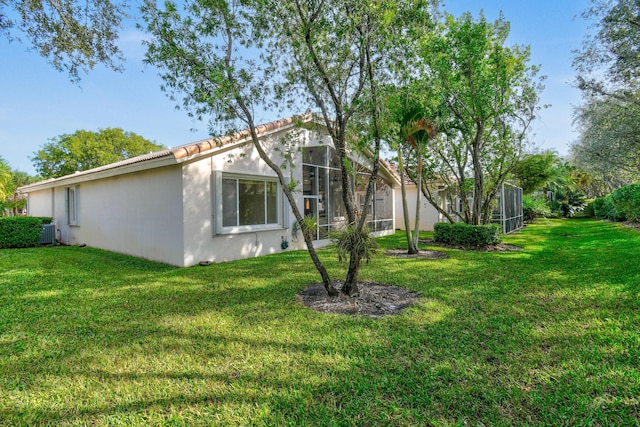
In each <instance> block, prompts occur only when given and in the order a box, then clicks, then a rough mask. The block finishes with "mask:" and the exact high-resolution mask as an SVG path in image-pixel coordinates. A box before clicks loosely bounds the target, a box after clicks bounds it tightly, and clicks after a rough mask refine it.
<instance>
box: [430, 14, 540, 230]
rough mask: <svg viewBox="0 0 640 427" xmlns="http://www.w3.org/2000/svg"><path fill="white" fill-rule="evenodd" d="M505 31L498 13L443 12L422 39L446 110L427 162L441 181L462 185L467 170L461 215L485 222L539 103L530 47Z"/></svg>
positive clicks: (538, 88) (537, 85)
mask: <svg viewBox="0 0 640 427" xmlns="http://www.w3.org/2000/svg"><path fill="white" fill-rule="evenodd" d="M508 35H509V23H508V22H507V21H505V19H504V17H503V16H500V18H499V19H498V20H497V21H495V22H487V20H486V19H485V17H484V15H483V14H481V15H480V16H479V18H478V19H474V18H473V16H472V15H471V14H470V13H465V14H463V15H462V16H460V17H459V18H455V17H453V16H452V15H448V14H445V19H444V23H443V24H442V25H441V27H439V32H438V33H437V34H436V36H434V37H431V38H428V41H427V42H425V43H424V46H423V57H424V58H425V61H426V62H427V64H428V66H429V71H428V73H429V75H433V76H434V79H435V80H436V81H438V83H439V86H440V87H441V88H442V89H441V91H440V92H441V93H438V94H437V95H436V96H438V97H439V98H440V99H443V100H445V104H446V112H447V114H446V118H444V119H442V120H441V123H439V129H440V130H441V131H442V132H443V137H442V138H440V140H439V141H437V143H436V144H434V145H433V146H432V147H430V150H429V151H431V152H432V157H431V161H430V162H429V166H428V167H429V168H431V169H432V170H434V171H436V173H437V176H438V178H439V179H440V180H442V181H443V182H444V183H445V184H447V185H449V184H452V185H457V186H463V185H464V183H465V182H466V180H467V179H468V178H470V177H473V178H474V183H475V185H474V188H473V199H472V200H473V204H474V206H468V202H467V198H466V197H465V198H463V200H462V203H463V204H464V209H463V210H464V212H463V213H462V216H463V218H464V220H465V221H466V222H469V223H472V224H480V223H482V222H488V220H489V217H490V215H491V202H490V201H491V196H492V195H493V194H495V193H496V192H497V190H498V189H499V188H500V186H501V185H502V183H503V182H504V181H505V179H506V176H507V175H508V174H509V173H511V172H512V170H513V168H514V167H515V165H516V163H517V162H518V160H519V159H520V158H521V155H522V152H523V149H524V145H525V144H526V134H527V129H528V128H529V125H530V123H531V121H532V120H533V119H534V118H535V116H536V111H538V110H539V108H540V107H539V93H540V92H541V91H542V89H543V85H542V81H543V78H542V77H540V76H538V71H539V70H538V67H536V66H535V65H531V64H530V52H529V48H528V47H527V46H518V45H514V46H508V45H507V39H508ZM452 178H453V179H452ZM459 193H461V194H463V192H462V191H459Z"/></svg>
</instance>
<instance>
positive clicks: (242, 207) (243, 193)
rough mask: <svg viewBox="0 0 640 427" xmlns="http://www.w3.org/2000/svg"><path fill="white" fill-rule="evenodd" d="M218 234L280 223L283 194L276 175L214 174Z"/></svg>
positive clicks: (261, 227)
mask: <svg viewBox="0 0 640 427" xmlns="http://www.w3.org/2000/svg"><path fill="white" fill-rule="evenodd" d="M214 178H215V183H214V189H215V193H214V194H215V197H214V217H216V234H223V233H233V232H243V231H256V230H260V229H269V228H275V227H280V226H281V222H282V221H281V218H280V216H281V215H280V212H281V204H282V201H281V197H280V191H279V184H278V182H277V181H276V180H275V179H274V178H267V177H253V176H240V175H230V174H222V173H220V172H218V173H217V174H215V175H214Z"/></svg>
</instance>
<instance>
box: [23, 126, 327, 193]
mask: <svg viewBox="0 0 640 427" xmlns="http://www.w3.org/2000/svg"><path fill="white" fill-rule="evenodd" d="M314 119H315V116H313V115H312V114H304V115H300V116H293V117H289V118H286V119H280V120H275V121H272V122H269V123H264V124H260V125H258V126H256V127H255V129H256V134H257V135H258V137H260V136H263V135H264V134H267V133H269V132H272V131H276V130H279V129H283V128H286V127H288V126H293V125H294V124H295V123H309V122H312V121H314ZM250 137H251V131H250V130H249V129H245V130H242V131H239V132H236V133H233V134H230V135H224V136H219V137H215V138H209V139H205V140H202V141H197V142H192V143H189V144H185V145H180V146H178V147H173V148H166V149H164V150H160V151H155V152H152V153H147V154H142V155H139V156H135V157H131V158H129V159H125V160H121V161H119V162H115V163H110V164H108V165H104V166H99V167H96V168H93V169H88V170H85V171H78V172H76V173H74V174H71V175H65V176H62V177H59V178H50V179H47V180H44V181H39V182H36V183H33V184H29V185H26V186H24V187H20V188H19V190H21V191H23V190H27V189H29V188H31V187H36V186H40V185H45V184H50V183H54V182H56V181H63V180H68V179H72V178H78V177H82V176H86V175H91V174H95V173H98V172H103V171H108V170H114V169H118V168H122V167H125V166H130V165H135V164H139V163H144V162H148V161H151V160H157V159H162V158H167V159H171V158H173V160H176V161H178V160H181V159H185V158H188V157H191V156H195V155H198V154H202V153H205V152H207V151H211V150H214V149H216V148H220V147H222V146H224V145H228V144H232V143H236V142H241V141H243V140H247V139H249V138H250Z"/></svg>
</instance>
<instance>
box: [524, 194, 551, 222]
mask: <svg viewBox="0 0 640 427" xmlns="http://www.w3.org/2000/svg"><path fill="white" fill-rule="evenodd" d="M522 212H523V215H524V221H525V222H533V221H534V220H535V219H536V218H548V217H550V216H551V209H549V206H547V201H546V200H545V198H544V197H543V196H522Z"/></svg>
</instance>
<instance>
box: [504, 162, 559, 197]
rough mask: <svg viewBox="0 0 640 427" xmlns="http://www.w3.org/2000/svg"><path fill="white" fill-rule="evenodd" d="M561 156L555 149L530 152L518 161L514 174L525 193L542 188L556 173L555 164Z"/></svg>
mask: <svg viewBox="0 0 640 427" xmlns="http://www.w3.org/2000/svg"><path fill="white" fill-rule="evenodd" d="M558 161H560V157H559V156H558V154H557V153H555V152H553V151H544V152H542V153H535V154H529V155H527V156H525V157H524V158H523V159H522V160H521V161H520V162H518V163H517V164H516V166H515V168H514V175H515V176H516V179H517V180H518V185H520V187H522V192H523V193H524V194H531V193H533V192H534V191H536V190H542V189H543V188H545V186H546V185H547V183H548V182H549V181H550V179H551V177H552V176H553V174H554V166H555V164H556V163H557V162H558Z"/></svg>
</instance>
